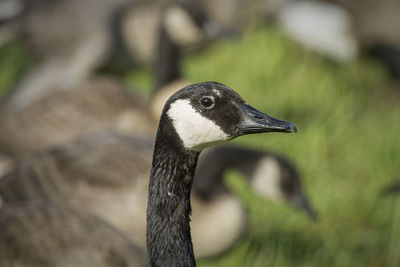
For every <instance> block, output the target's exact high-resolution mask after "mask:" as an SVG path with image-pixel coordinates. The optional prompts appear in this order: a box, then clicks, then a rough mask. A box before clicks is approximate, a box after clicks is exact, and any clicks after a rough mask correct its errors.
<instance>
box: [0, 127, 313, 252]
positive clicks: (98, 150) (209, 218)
mask: <svg viewBox="0 0 400 267" xmlns="http://www.w3.org/2000/svg"><path fill="white" fill-rule="evenodd" d="M152 151H153V140H152V139H151V138H146V137H141V136H138V135H129V136H128V135H123V134H120V133H117V132H112V131H111V132H102V133H96V134H91V135H87V136H83V137H81V138H78V139H76V140H74V141H71V142H68V143H65V144H62V145H58V146H55V147H52V148H50V149H47V150H43V151H38V152H36V153H33V154H32V155H29V156H27V157H25V158H24V159H22V160H19V161H17V162H16V164H15V165H16V166H15V168H14V169H13V170H12V171H10V172H9V173H8V174H7V175H5V176H4V177H3V178H2V179H0V197H1V198H2V199H3V202H6V203H8V202H12V201H50V202H55V203H60V204H64V203H69V204H72V205H76V206H79V207H84V208H85V209H86V210H90V211H93V212H94V213H96V214H97V215H98V216H100V217H102V218H104V219H106V220H107V221H109V222H111V223H112V224H113V225H114V226H115V227H117V228H118V229H120V230H122V231H124V232H126V233H127V234H128V235H129V237H130V238H132V239H133V240H135V241H136V243H138V244H140V245H141V246H142V247H144V246H145V235H144V233H145V220H144V218H145V199H147V191H148V188H147V177H148V176H149V173H150V168H151V156H152ZM231 168H233V169H237V170H239V171H241V172H242V173H243V174H244V177H246V178H248V179H249V181H250V182H251V184H252V186H253V187H254V189H255V190H256V192H259V193H260V194H261V196H262V197H264V198H266V199H273V200H277V201H281V200H285V201H288V202H290V203H293V204H294V205H296V206H297V207H299V208H301V209H304V210H306V211H307V212H309V215H310V216H311V217H314V216H315V213H314V212H313V210H312V209H311V208H310V206H309V204H308V202H307V200H306V198H305V196H304V194H303V192H302V188H301V184H300V180H299V178H298V175H297V173H296V171H295V169H294V167H293V166H292V165H291V164H290V163H289V162H288V161H287V160H285V159H284V158H283V157H281V156H279V155H276V154H270V153H267V152H261V151H259V150H250V149H244V148H236V147H232V146H226V147H216V148H213V149H210V151H206V153H205V154H204V155H202V156H200V161H199V164H198V168H197V171H196V177H197V178H196V179H195V180H194V184H193V189H194V192H193V194H192V197H191V198H192V199H191V202H192V204H193V209H194V212H193V217H192V234H193V242H194V245H195V248H196V255H197V257H199V258H204V257H211V256H215V255H218V254H220V253H222V252H224V251H226V250H228V249H229V248H231V247H232V246H233V245H234V244H235V243H236V242H237V241H238V239H239V238H240V237H241V236H242V233H243V231H244V230H245V226H246V220H247V219H246V211H245V209H244V207H243V206H242V204H241V203H240V201H239V199H237V198H236V197H235V196H234V195H233V194H232V193H231V192H230V191H229V190H228V189H227V188H226V186H225V184H224V183H223V181H222V177H223V173H224V171H225V170H227V169H231ZM71 196H72V197H71ZM132 218H135V220H133V219H132ZM139 218H142V219H139ZM216 218H218V219H216ZM221 231H223V232H224V233H225V235H224V236H223V237H221V236H219V235H217V233H220V232H221Z"/></svg>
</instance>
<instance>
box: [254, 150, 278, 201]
mask: <svg viewBox="0 0 400 267" xmlns="http://www.w3.org/2000/svg"><path fill="white" fill-rule="evenodd" d="M280 175H281V170H280V167H279V165H278V163H277V162H276V160H275V159H273V158H271V157H265V158H264V159H262V160H261V161H260V163H259V164H258V166H257V169H256V171H255V172H254V176H253V179H252V180H251V185H252V187H253V189H254V190H255V191H256V192H257V193H259V194H261V195H262V196H264V197H266V198H269V199H271V200H275V201H278V200H282V199H283V194H282V192H281V189H280V188H281V187H280Z"/></svg>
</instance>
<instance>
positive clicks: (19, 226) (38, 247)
mask: <svg viewBox="0 0 400 267" xmlns="http://www.w3.org/2000/svg"><path fill="white" fill-rule="evenodd" d="M0 228H1V231H0V265H1V266H3V267H8V266H21V267H23V266H26V267H75V266H85V267H117V266H120V267H122V266H126V267H144V266H147V257H146V253H145V252H144V251H143V250H142V249H141V248H138V247H136V246H135V245H134V243H133V242H131V241H130V240H129V239H128V238H126V237H125V236H124V235H123V234H122V233H120V232H119V231H118V230H116V229H114V228H113V227H112V226H110V225H109V224H108V223H106V222H104V221H102V220H101V219H99V218H97V217H95V216H93V215H91V214H89V213H87V212H84V211H82V210H79V209H76V208H72V207H67V206H56V205H52V204H48V203H18V204H8V205H3V206H0Z"/></svg>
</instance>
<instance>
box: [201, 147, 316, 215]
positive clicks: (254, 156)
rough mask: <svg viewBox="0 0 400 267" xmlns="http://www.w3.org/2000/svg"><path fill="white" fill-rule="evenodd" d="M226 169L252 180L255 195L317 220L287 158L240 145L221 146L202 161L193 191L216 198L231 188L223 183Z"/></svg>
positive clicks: (208, 152) (206, 152) (208, 151)
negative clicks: (302, 212) (290, 206)
mask: <svg viewBox="0 0 400 267" xmlns="http://www.w3.org/2000/svg"><path fill="white" fill-rule="evenodd" d="M226 169H233V170H238V171H239V172H241V174H243V176H244V177H245V178H247V179H248V181H249V183H250V185H251V186H252V188H253V189H254V191H255V192H257V193H258V194H260V195H261V196H264V197H265V198H269V199H272V200H275V201H282V200H283V201H287V202H288V203H291V204H292V205H294V206H295V207H297V208H300V209H302V210H304V211H305V212H307V214H308V215H309V216H310V217H311V218H312V219H316V216H317V214H316V212H315V211H314V210H313V209H312V207H311V206H310V205H309V203H308V200H307V198H306V196H305V195H304V193H303V190H302V185H301V181H300V178H299V176H298V172H297V171H296V169H295V167H294V166H293V164H292V163H290V162H289V161H288V160H287V159H285V158H284V157H283V156H281V155H279V154H276V153H271V152H266V151H261V150H256V149H249V148H242V147H237V146H217V147H213V148H210V149H208V150H206V151H205V152H204V153H203V155H202V156H200V158H199V162H198V165H197V170H196V175H197V174H199V175H198V176H199V177H202V178H201V179H195V180H194V182H193V192H194V193H195V194H198V195H200V196H201V197H202V198H204V199H212V198H213V197H215V196H218V195H219V194H220V192H221V191H226V190H227V188H226V186H225V185H224V183H223V181H222V177H223V175H222V172H223V171H224V170H226Z"/></svg>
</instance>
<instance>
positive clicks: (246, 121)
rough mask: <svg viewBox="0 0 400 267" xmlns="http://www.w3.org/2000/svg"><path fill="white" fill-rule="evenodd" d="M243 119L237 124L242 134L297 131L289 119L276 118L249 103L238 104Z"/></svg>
mask: <svg viewBox="0 0 400 267" xmlns="http://www.w3.org/2000/svg"><path fill="white" fill-rule="evenodd" d="M238 106H239V108H240V109H241V110H242V112H243V120H242V121H241V122H240V123H239V124H238V125H237V126H236V127H237V129H238V130H239V132H240V133H241V134H252V133H265V132H294V133H295V132H297V128H296V126H295V125H294V124H293V123H291V122H288V121H282V120H278V119H274V118H272V117H270V116H268V115H266V114H264V113H262V112H260V111H258V110H256V109H255V108H253V107H251V106H250V105H247V104H238Z"/></svg>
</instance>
